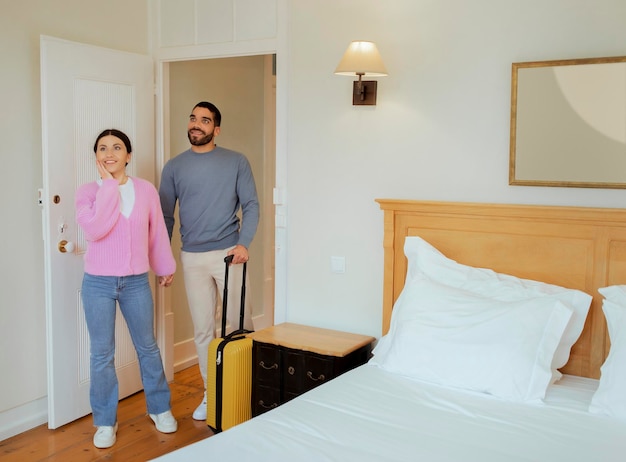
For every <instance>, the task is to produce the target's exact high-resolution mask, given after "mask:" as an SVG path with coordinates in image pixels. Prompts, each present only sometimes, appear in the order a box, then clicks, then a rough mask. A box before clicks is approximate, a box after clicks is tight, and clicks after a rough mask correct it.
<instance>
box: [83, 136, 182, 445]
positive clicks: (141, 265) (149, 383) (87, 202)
mask: <svg viewBox="0 0 626 462" xmlns="http://www.w3.org/2000/svg"><path fill="white" fill-rule="evenodd" d="M94 152H95V154H96V167H97V168H98V173H99V174H100V178H101V179H100V180H98V181H94V182H91V183H87V184H84V185H82V186H81V187H80V188H78V190H77V192H76V219H77V222H78V224H79V225H80V227H81V228H82V229H83V231H84V233H85V238H86V240H87V242H88V246H87V251H86V253H85V257H84V258H85V274H84V277H83V284H82V293H81V296H82V301H83V307H84V310H85V319H86V322H87V329H88V331H89V337H90V347H91V357H90V370H91V384H90V391H89V398H90V403H91V409H92V412H93V422H94V425H95V426H96V428H97V430H96V433H95V435H94V438H93V444H94V446H96V447H97V448H108V447H111V446H113V444H115V440H116V433H117V403H118V401H119V397H118V381H117V375H116V372H115V363H114V354H115V311H116V302H117V303H118V304H119V307H120V311H121V312H122V315H123V316H124V319H125V320H126V324H127V326H128V330H129V332H130V335H131V338H132V341H133V345H134V346H135V350H136V351H137V356H138V358H139V367H140V370H141V380H142V382H143V386H144V391H145V396H146V404H147V408H148V414H149V415H150V418H151V419H152V420H153V421H154V423H155V425H156V429H157V430H158V431H160V432H162V433H173V432H175V431H176V430H177V428H178V423H177V422H176V419H174V416H173V415H172V412H171V406H170V389H169V386H168V384H167V380H166V379H165V374H164V372H163V363H162V360H161V352H160V351H159V347H158V346H157V343H156V340H155V337H154V331H153V326H154V304H153V300H152V292H151V290H150V284H149V275H148V272H149V270H150V269H152V270H153V271H154V273H155V274H156V275H157V276H158V279H159V285H160V286H164V287H167V286H169V285H170V284H171V283H172V280H173V278H174V271H175V270H176V262H175V260H174V257H173V255H172V250H171V247H170V242H169V237H168V234H167V229H166V227H165V222H164V220H163V213H162V212H161V205H160V202H159V196H158V193H157V191H156V188H155V187H154V186H153V185H152V183H150V182H148V181H146V180H143V179H141V178H136V177H133V178H131V177H129V176H128V175H126V165H128V162H129V161H130V159H131V155H132V147H131V144H130V140H129V138H128V136H126V134H124V133H123V132H121V131H119V130H116V129H107V130H104V131H103V132H102V133H100V135H98V138H97V139H96V142H95V144H94Z"/></svg>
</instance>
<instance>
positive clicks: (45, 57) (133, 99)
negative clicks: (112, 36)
mask: <svg viewBox="0 0 626 462" xmlns="http://www.w3.org/2000/svg"><path fill="white" fill-rule="evenodd" d="M41 103H42V137H43V140H42V145H43V181H44V184H43V190H42V191H41V203H42V208H43V235H44V248H45V283H46V321H47V322H46V326H47V350H48V351H47V354H48V427H49V428H57V427H59V426H61V425H64V424H66V423H68V422H71V421H73V420H75V419H77V418H80V417H82V416H84V415H87V414H89V413H90V412H91V408H90V405H89V381H90V377H89V337H88V333H87V328H86V325H85V322H84V314H83V310H82V305H81V298H80V287H81V282H82V275H83V253H84V251H85V248H86V242H85V239H84V236H83V234H82V232H81V230H80V229H79V228H78V226H77V224H76V221H75V211H74V192H75V191H76V188H77V187H78V186H79V185H81V184H83V183H86V182H89V181H93V180H95V179H96V178H97V170H96V167H95V163H94V152H93V144H94V142H95V138H96V136H97V135H98V134H99V133H100V132H101V131H102V130H104V129H106V128H118V129H120V130H122V131H124V132H125V133H127V134H128V135H129V137H130V139H131V141H132V144H133V158H132V161H131V163H130V164H129V166H128V167H127V169H128V170H127V171H128V173H129V174H130V175H136V176H139V177H143V178H146V179H148V180H150V181H154V171H155V153H154V152H155V151H154V139H155V136H154V79H153V62H152V59H151V58H150V57H148V56H144V55H136V54H132V53H125V52H120V51H115V50H109V49H106V48H100V47H95V46H90V45H85V44H80V43H75V42H69V41H66V40H60V39H56V38H53V37H45V36H42V37H41ZM64 242H67V244H65V245H64V246H63V243H64ZM115 363H116V368H117V370H118V378H119V381H120V398H123V397H125V396H128V395H130V394H132V393H134V392H136V391H138V390H140V389H141V388H142V385H141V379H140V375H139V366H138V361H137V357H136V354H135V351H134V348H133V345H132V342H131V340H130V335H129V334H128V330H127V328H126V325H125V323H124V321H123V318H122V316H121V314H120V312H119V308H118V316H117V326H116V355H115Z"/></svg>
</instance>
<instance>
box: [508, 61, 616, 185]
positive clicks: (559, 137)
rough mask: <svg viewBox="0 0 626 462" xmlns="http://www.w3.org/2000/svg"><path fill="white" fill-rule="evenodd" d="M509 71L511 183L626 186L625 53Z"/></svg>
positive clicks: (532, 64)
mask: <svg viewBox="0 0 626 462" xmlns="http://www.w3.org/2000/svg"><path fill="white" fill-rule="evenodd" d="M511 75H512V77H511V139H510V157H509V184H510V185H525V186H567V187H579V188H624V189H626V56H621V57H610V58H589V59H571V60H561V61H538V62H526V63H513V65H512V72H511Z"/></svg>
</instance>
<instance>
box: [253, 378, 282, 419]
mask: <svg viewBox="0 0 626 462" xmlns="http://www.w3.org/2000/svg"><path fill="white" fill-rule="evenodd" d="M280 404H282V402H281V397H280V389H278V388H272V387H266V386H263V385H258V384H257V385H256V386H255V387H254V389H253V391H252V415H253V416H256V415H259V414H262V413H264V412H267V411H269V410H271V409H274V408H275V407H278V406H279V405H280Z"/></svg>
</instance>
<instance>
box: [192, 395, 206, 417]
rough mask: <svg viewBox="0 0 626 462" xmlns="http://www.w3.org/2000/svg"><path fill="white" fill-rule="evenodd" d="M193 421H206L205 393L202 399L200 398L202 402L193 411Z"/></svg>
mask: <svg viewBox="0 0 626 462" xmlns="http://www.w3.org/2000/svg"><path fill="white" fill-rule="evenodd" d="M192 417H193V420H206V391H205V392H204V398H202V402H201V403H200V406H198V407H197V408H196V410H195V411H193V415H192Z"/></svg>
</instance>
